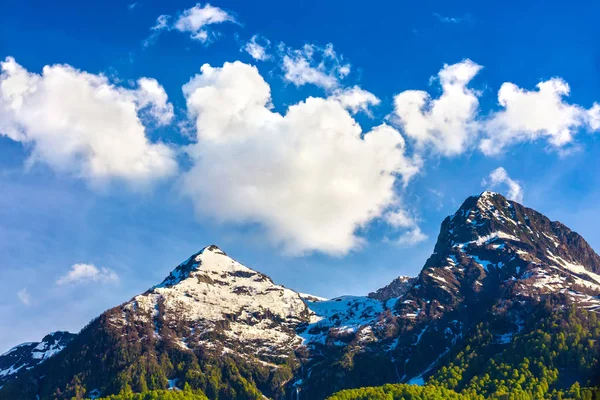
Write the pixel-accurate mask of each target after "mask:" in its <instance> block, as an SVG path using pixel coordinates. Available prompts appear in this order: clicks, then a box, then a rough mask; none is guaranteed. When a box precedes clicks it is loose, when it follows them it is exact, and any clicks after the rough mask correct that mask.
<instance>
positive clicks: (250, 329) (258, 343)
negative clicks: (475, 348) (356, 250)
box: [0, 192, 600, 399]
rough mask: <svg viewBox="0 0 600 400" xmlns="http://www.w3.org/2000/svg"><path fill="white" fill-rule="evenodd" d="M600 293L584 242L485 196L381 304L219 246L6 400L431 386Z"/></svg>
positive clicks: (90, 330)
mask: <svg viewBox="0 0 600 400" xmlns="http://www.w3.org/2000/svg"><path fill="white" fill-rule="evenodd" d="M599 293H600V257H598V255H597V254H596V253H595V252H594V251H593V250H592V249H591V248H590V246H589V245H588V244H587V243H586V242H585V240H584V239H583V238H582V237H581V236H579V235H578V234H577V233H575V232H573V231H571V230H570V229H568V228H567V227H566V226H564V225H563V224H561V223H559V222H553V221H550V220H549V219H548V218H546V217H545V216H543V215H542V214H540V213H538V212H537V211H535V210H532V209H529V208H526V207H524V206H522V205H520V204H518V203H515V202H512V201H509V200H507V199H506V198H504V197H503V196H501V195H499V194H496V193H491V192H484V193H483V194H481V195H480V196H475V197H470V198H468V199H467V200H466V201H465V202H464V203H463V204H462V206H461V207H460V208H459V209H458V211H457V212H456V213H455V214H453V215H452V216H449V217H448V218H446V219H445V220H444V222H443V223H442V226H441V230H440V234H439V236H438V240H437V243H436V245H435V248H434V252H433V254H432V255H431V257H430V258H429V259H428V260H427V262H426V263H425V266H424V267H423V269H422V271H421V272H420V274H419V275H418V276H417V277H415V278H407V277H400V278H397V279H396V280H394V281H393V282H391V283H390V284H389V285H387V286H386V287H384V288H382V289H379V290H378V291H376V292H374V293H371V294H369V296H368V297H360V296H344V297H340V298H335V299H331V300H324V299H319V298H315V297H313V296H310V295H304V294H299V293H297V292H294V291H293V290H290V289H287V288H285V287H283V286H281V285H277V284H275V283H274V282H273V281H272V280H271V279H270V278H269V277H267V276H266V275H264V274H261V273H259V272H257V271H254V270H252V269H250V268H247V267H245V266H243V265H241V264H240V263H238V262H236V261H235V260H233V259H231V258H230V257H228V256H227V255H226V254H225V253H224V252H223V251H222V250H220V249H219V248H218V247H216V246H209V247H207V248H205V249H203V250H202V251H200V252H198V253H197V254H194V255H192V256H191V257H190V258H189V259H188V260H186V261H185V262H183V263H181V264H180V265H179V266H177V267H176V268H175V269H174V270H173V272H171V274H170V275H169V276H168V277H167V278H166V279H165V280H164V281H163V282H162V283H160V284H159V285H156V286H155V287H153V288H151V289H149V290H148V291H147V292H145V293H143V294H140V295H138V296H136V297H134V298H133V299H131V300H130V301H128V302H126V303H124V304H122V305H120V306H118V307H115V308H113V309H110V310H108V311H107V312H105V313H103V314H102V315H101V316H99V317H98V318H96V319H95V320H93V321H92V322H91V323H90V324H89V325H88V326H87V327H86V328H84V329H83V330H82V332H81V333H80V334H79V335H77V337H76V338H75V339H74V340H73V342H72V343H71V344H70V345H69V346H68V347H67V349H65V351H62V352H60V353H58V354H57V355H56V356H54V357H51V358H50V359H49V360H48V361H47V362H45V363H43V364H41V365H39V366H37V367H35V368H32V369H31V370H30V371H27V372H26V373H24V374H23V376H20V377H19V378H18V379H16V380H15V381H14V382H12V383H10V384H8V385H7V386H6V387H5V388H4V389H3V391H0V395H2V394H3V392H4V393H11V394H14V393H18V394H19V396H20V398H24V399H26V398H35V396H37V395H40V397H41V398H47V397H51V396H53V395H54V396H56V395H57V393H58V395H59V397H60V396H67V395H71V394H72V393H71V392H72V391H73V388H77V387H79V388H83V389H85V390H86V391H87V392H88V393H89V392H90V391H92V390H93V391H94V393H102V394H109V393H115V392H118V391H119V390H120V389H122V388H123V385H124V384H127V385H130V386H131V387H132V388H133V389H134V390H144V389H145V388H153V387H154V388H162V387H166V386H168V384H169V382H179V383H178V384H179V385H182V384H183V383H184V382H188V383H190V385H192V386H193V387H198V388H201V389H202V390H204V391H205V392H206V393H207V395H208V396H209V397H211V398H216V397H219V398H220V399H227V398H238V397H240V396H242V395H243V396H246V397H247V398H260V397H261V396H263V395H265V396H267V397H271V398H286V397H288V396H290V393H294V395H295V396H297V395H298V394H300V395H301V396H302V398H310V399H320V398H324V397H325V396H326V395H328V394H330V393H332V392H334V391H336V390H339V389H342V388H347V387H357V386H365V385H379V384H383V383H388V382H412V383H420V382H422V381H423V380H424V379H426V378H427V377H428V376H429V375H430V374H432V373H433V372H434V371H436V370H437V369H438V368H440V366H442V365H444V363H445V362H446V361H447V360H446V358H447V355H448V354H450V353H453V352H456V351H459V350H460V348H461V346H464V343H465V338H466V337H468V335H469V332H471V331H472V329H473V327H474V326H477V325H478V324H481V323H484V322H485V323H490V322H492V323H490V326H491V328H490V331H489V334H490V335H493V338H494V339H493V343H494V345H495V346H499V347H500V348H501V347H502V346H507V345H508V344H509V343H510V342H511V340H512V338H513V337H514V336H515V335H518V334H519V333H520V332H521V330H522V328H523V326H524V321H526V320H527V318H528V316H529V315H530V312H531V310H532V307H534V306H535V305H536V304H539V303H540V302H543V301H545V299H548V298H549V297H552V299H553V301H554V303H553V304H555V307H557V308H561V307H562V308H564V307H565V306H566V305H568V304H572V303H574V304H576V305H577V306H578V307H583V308H586V309H589V310H596V309H598V307H600V300H599V299H598V294H599ZM36 346H37V345H36ZM7 355H8V356H10V355H11V352H9V353H7V354H5V355H4V357H6V356H7ZM0 360H2V359H0ZM7 365H8V364H7ZM11 365H14V364H11ZM28 366H29V364H28ZM0 367H2V365H1V364H0ZM15 368H16V367H15ZM22 368H27V367H22ZM65 368H66V369H68V370H69V371H70V372H69V374H66V373H65V372H64V371H65ZM5 369H6V368H5ZM70 391H71V392H70ZM253 396H254V397H253Z"/></svg>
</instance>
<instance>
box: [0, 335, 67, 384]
mask: <svg viewBox="0 0 600 400" xmlns="http://www.w3.org/2000/svg"><path fill="white" fill-rule="evenodd" d="M73 337H75V335H74V334H72V333H69V332H60V331H59V332H52V333H50V334H48V335H46V336H44V338H43V339H42V341H41V342H28V343H22V344H20V345H18V346H15V347H13V348H12V349H10V350H8V351H7V352H6V353H4V354H2V355H0V387H1V386H2V385H4V384H5V383H6V382H8V381H10V380H12V379H14V378H15V377H16V376H17V375H18V374H19V372H21V371H27V370H30V369H32V368H33V367H35V366H36V365H39V364H41V363H43V362H44V361H46V360H47V359H48V358H50V357H52V356H53V355H54V354H56V353H58V352H59V351H61V350H62V349H64V348H65V346H66V345H67V344H69V342H70V341H71V340H72V339H73Z"/></svg>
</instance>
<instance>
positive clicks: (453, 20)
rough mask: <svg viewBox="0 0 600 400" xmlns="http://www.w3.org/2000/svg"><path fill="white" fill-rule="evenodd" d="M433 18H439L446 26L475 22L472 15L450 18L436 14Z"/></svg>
mask: <svg viewBox="0 0 600 400" xmlns="http://www.w3.org/2000/svg"><path fill="white" fill-rule="evenodd" d="M433 16H434V17H435V18H437V20H438V21H440V22H442V23H444V24H460V23H462V22H473V17H472V16H471V14H465V15H463V16H462V17H449V16H444V15H441V14H438V13H436V12H434V13H433Z"/></svg>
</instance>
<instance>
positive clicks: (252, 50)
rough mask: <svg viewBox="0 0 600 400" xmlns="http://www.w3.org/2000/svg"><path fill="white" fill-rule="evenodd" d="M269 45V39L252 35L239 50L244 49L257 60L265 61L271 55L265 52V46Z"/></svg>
mask: <svg viewBox="0 0 600 400" xmlns="http://www.w3.org/2000/svg"><path fill="white" fill-rule="evenodd" d="M270 46H271V42H270V41H269V39H267V38H264V37H262V36H259V35H254V36H252V38H251V39H250V40H249V41H248V43H246V44H245V45H244V46H243V47H242V48H241V49H240V51H245V52H246V53H248V54H250V56H251V57H252V58H254V59H255V60H257V61H265V60H268V59H270V58H271V56H270V55H269V54H268V53H267V48H269V47H270Z"/></svg>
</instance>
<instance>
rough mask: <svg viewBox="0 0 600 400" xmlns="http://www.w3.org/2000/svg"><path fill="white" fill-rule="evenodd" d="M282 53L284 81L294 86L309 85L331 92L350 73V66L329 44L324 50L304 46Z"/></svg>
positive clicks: (307, 45)
mask: <svg viewBox="0 0 600 400" xmlns="http://www.w3.org/2000/svg"><path fill="white" fill-rule="evenodd" d="M284 53H285V54H284V55H283V64H282V68H283V71H284V74H285V75H284V79H285V80H286V81H288V82H291V83H293V84H294V85H296V86H303V85H306V84H311V85H315V86H319V87H322V88H323V89H326V90H333V89H335V88H337V87H338V86H339V81H340V79H343V78H345V77H346V76H347V75H348V74H349V73H350V64H347V63H344V59H343V57H342V56H339V55H338V54H337V53H336V52H335V50H334V49H333V45H332V44H331V43H330V44H328V45H327V46H325V47H324V48H321V47H318V46H315V45H311V44H306V45H304V46H303V47H302V48H301V49H298V50H292V49H284Z"/></svg>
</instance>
